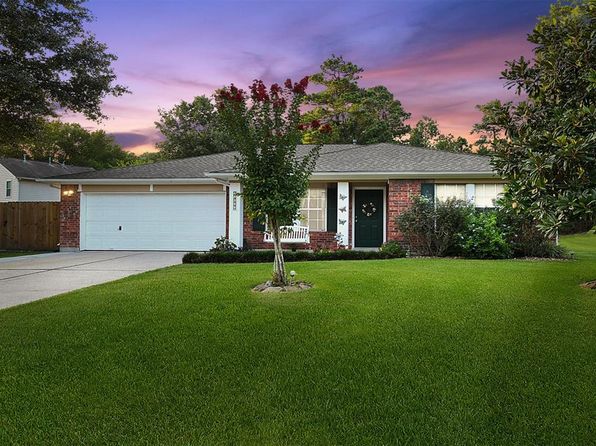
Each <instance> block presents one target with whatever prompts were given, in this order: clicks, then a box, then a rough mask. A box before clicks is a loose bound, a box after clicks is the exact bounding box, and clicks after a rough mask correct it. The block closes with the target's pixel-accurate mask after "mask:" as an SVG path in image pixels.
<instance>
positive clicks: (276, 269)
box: [271, 222, 288, 286]
mask: <svg viewBox="0 0 596 446" xmlns="http://www.w3.org/2000/svg"><path fill="white" fill-rule="evenodd" d="M271 235H272V236H273V249H274V250H275V259H274V260H273V279H272V281H273V285H275V286H284V285H287V284H288V278H287V276H286V265H285V263H284V252H283V250H282V248H281V241H280V234H279V225H278V223H277V222H274V223H273V224H272V228H271Z"/></svg>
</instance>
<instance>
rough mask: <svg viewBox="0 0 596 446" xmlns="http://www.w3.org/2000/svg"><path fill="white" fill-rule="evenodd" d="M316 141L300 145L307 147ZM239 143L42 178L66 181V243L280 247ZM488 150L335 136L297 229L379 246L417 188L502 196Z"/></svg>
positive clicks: (297, 238)
mask: <svg viewBox="0 0 596 446" xmlns="http://www.w3.org/2000/svg"><path fill="white" fill-rule="evenodd" d="M307 149H308V146H301V147H299V148H298V154H299V155H300V153H305V151H306V150H307ZM234 157H235V153H234V152H228V153H219V154H214V155H206V156H201V157H194V158H187V159H179V160H173V161H164V162H159V163H154V164H147V165H141V166H131V167H124V168H119V169H107V170H100V171H92V172H83V173H77V174H70V175H61V176H57V177H54V178H51V179H43V180H40V181H42V182H50V183H53V184H56V185H60V187H61V191H62V192H61V216H60V218H61V227H60V245H61V249H62V250H79V249H80V250H180V251H190V250H195V251H202V250H208V249H209V248H211V246H212V245H213V242H214V240H215V239H216V238H217V237H220V236H222V235H225V236H226V237H228V238H229V239H230V240H231V241H233V242H234V243H236V244H237V245H238V246H248V247H251V248H255V249H261V248H271V247H272V244H271V239H270V236H269V234H268V233H267V232H266V226H265V224H264V223H262V222H258V221H253V220H251V219H249V218H248V216H247V215H245V213H244V210H243V203H242V196H241V187H240V184H239V183H238V181H237V179H236V175H235V173H234V159H235V158H234ZM503 183H504V182H503V181H502V180H501V179H500V178H499V177H498V176H496V174H495V172H494V171H493V169H492V168H491V166H490V163H489V159H488V158H487V157H483V156H479V155H474V154H460V153H449V152H444V151H437V150H430V149H423V148H418V147H409V146H400V145H396V144H374V145H354V144H350V145H326V146H324V147H323V148H322V150H321V155H320V157H319V159H318V161H317V164H316V168H315V170H314V172H313V174H312V176H311V183H310V188H309V191H308V194H307V196H306V197H304V199H303V200H302V209H301V211H300V213H301V219H300V222H297V223H296V226H295V227H294V230H293V231H292V230H290V231H288V233H287V234H286V237H287V240H288V241H289V242H293V244H292V246H294V247H298V248H305V249H317V248H329V249H334V248H337V246H338V241H339V243H340V244H341V245H343V246H345V247H348V248H376V247H379V246H380V245H381V244H382V243H383V242H385V241H387V240H399V239H400V234H399V231H398V230H397V228H396V224H395V217H397V216H398V215H399V214H400V213H401V212H402V211H403V210H404V209H406V208H407V207H408V206H409V205H410V203H411V200H412V197H414V196H415V195H418V194H424V195H427V196H429V197H432V198H433V199H437V200H440V199H445V198H447V197H457V198H461V199H467V200H469V201H471V202H473V203H475V205H476V206H478V207H490V206H493V202H494V199H495V198H496V197H497V195H498V194H499V193H501V192H502V190H503Z"/></svg>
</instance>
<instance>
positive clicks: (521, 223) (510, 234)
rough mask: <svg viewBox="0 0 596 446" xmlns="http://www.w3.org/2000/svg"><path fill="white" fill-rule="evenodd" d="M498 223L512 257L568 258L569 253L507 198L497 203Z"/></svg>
mask: <svg viewBox="0 0 596 446" xmlns="http://www.w3.org/2000/svg"><path fill="white" fill-rule="evenodd" d="M495 212H496V215H497V223H498V225H499V226H500V227H501V228H502V230H503V233H504V235H505V238H506V240H507V242H508V243H509V246H510V247H511V255H512V257H543V258H567V257H569V253H568V252H567V251H566V250H565V249H564V248H562V247H561V246H557V245H556V244H555V243H554V242H553V240H551V239H549V238H548V237H547V236H546V235H545V234H544V233H543V232H542V231H540V229H538V226H537V225H536V221H535V220H534V219H533V218H532V217H529V216H526V215H524V214H522V213H520V212H518V211H517V210H516V209H514V208H513V207H512V206H511V205H510V203H509V202H508V201H507V199H506V198H503V199H501V200H499V201H498V202H497V208H496V209H495Z"/></svg>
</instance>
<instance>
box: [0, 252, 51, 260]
mask: <svg viewBox="0 0 596 446" xmlns="http://www.w3.org/2000/svg"><path fill="white" fill-rule="evenodd" d="M33 254H43V252H39V251H0V259H2V258H5V257H20V256H30V255H33Z"/></svg>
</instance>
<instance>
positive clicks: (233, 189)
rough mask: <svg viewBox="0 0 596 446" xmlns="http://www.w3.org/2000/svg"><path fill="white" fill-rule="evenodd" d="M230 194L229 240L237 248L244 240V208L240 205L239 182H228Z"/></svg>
mask: <svg viewBox="0 0 596 446" xmlns="http://www.w3.org/2000/svg"><path fill="white" fill-rule="evenodd" d="M229 192H230V196H229V197H228V209H229V221H228V228H229V231H230V233H229V237H228V238H229V240H230V241H231V242H233V243H235V244H236V245H237V246H238V247H239V248H241V247H242V244H243V241H244V231H243V226H244V225H243V223H244V209H243V206H242V196H241V195H240V183H230V186H229Z"/></svg>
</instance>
